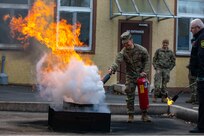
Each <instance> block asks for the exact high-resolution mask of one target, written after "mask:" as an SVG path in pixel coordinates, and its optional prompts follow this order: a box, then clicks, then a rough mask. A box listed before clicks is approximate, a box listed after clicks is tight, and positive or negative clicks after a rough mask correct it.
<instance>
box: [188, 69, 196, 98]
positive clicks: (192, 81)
mask: <svg viewBox="0 0 204 136" xmlns="http://www.w3.org/2000/svg"><path fill="white" fill-rule="evenodd" d="M188 79H189V85H190V89H191V100H193V101H198V92H197V83H196V77H194V76H192V75H191V72H190V71H189V73H188Z"/></svg>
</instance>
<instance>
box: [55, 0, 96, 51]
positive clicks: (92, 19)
mask: <svg viewBox="0 0 204 136" xmlns="http://www.w3.org/2000/svg"><path fill="white" fill-rule="evenodd" d="M60 12H73V14H74V12H86V13H88V12H89V13H90V24H89V45H88V47H75V50H76V51H77V52H81V53H95V27H96V24H95V23H96V21H95V18H96V17H95V16H96V15H95V14H96V0H90V7H75V6H60V0H57V13H56V20H57V21H59V18H60V15H59V14H60ZM57 31H58V30H57Z"/></svg>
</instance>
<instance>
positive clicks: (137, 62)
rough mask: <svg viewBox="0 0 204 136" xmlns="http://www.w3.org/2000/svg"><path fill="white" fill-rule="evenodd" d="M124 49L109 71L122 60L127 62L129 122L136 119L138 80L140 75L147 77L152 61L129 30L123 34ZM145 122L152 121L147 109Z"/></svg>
mask: <svg viewBox="0 0 204 136" xmlns="http://www.w3.org/2000/svg"><path fill="white" fill-rule="evenodd" d="M121 39H122V44H123V46H124V47H123V49H122V50H121V51H120V52H119V53H118V55H117V57H116V59H115V62H114V63H113V64H112V66H111V67H110V69H109V73H111V74H112V73H114V72H116V71H117V68H118V66H119V64H120V63H121V62H125V63H126V84H125V86H126V89H125V92H126V95H127V98H126V102H127V113H128V115H129V116H128V122H132V121H133V120H134V100H135V89H136V80H137V78H138V77H141V76H142V77H146V76H147V73H148V72H149V67H150V62H149V54H148V52H147V50H146V49H145V48H144V47H142V46H141V45H138V44H134V43H133V39H132V35H131V34H130V32H129V31H127V32H124V33H123V34H122V35H121ZM141 119H142V120H143V121H144V122H149V121H151V120H150V119H149V117H148V115H147V110H143V111H142V118H141Z"/></svg>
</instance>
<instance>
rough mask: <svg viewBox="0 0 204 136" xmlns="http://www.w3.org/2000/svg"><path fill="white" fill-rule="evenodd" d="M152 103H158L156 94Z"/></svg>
mask: <svg viewBox="0 0 204 136" xmlns="http://www.w3.org/2000/svg"><path fill="white" fill-rule="evenodd" d="M152 102H153V103H156V102H157V97H156V95H155V94H154V95H153V97H152Z"/></svg>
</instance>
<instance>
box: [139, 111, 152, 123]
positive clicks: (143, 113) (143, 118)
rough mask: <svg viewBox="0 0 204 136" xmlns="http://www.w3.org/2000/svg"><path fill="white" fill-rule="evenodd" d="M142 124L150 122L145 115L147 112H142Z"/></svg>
mask: <svg viewBox="0 0 204 136" xmlns="http://www.w3.org/2000/svg"><path fill="white" fill-rule="evenodd" d="M141 119H142V121H143V122H151V119H150V117H149V116H148V115H147V112H142V117H141Z"/></svg>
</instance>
